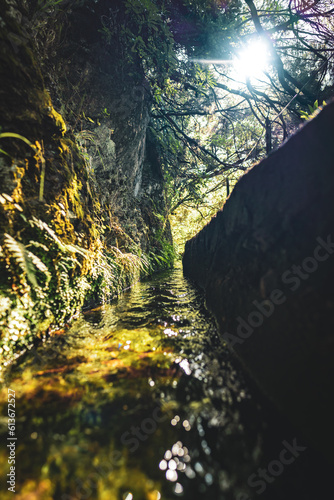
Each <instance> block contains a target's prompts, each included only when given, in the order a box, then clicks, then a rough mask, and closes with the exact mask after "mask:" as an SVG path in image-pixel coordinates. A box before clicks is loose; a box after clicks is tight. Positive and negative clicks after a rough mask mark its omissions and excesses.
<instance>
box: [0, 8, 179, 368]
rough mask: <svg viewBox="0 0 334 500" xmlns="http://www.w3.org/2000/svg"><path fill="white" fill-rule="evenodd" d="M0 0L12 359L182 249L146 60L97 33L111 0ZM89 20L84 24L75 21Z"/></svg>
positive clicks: (3, 197) (0, 213) (1, 241)
mask: <svg viewBox="0 0 334 500" xmlns="http://www.w3.org/2000/svg"><path fill="white" fill-rule="evenodd" d="M1 6H2V9H1V18H0V23H1V31H0V67H1V75H2V76H1V93H0V112H1V115H0V116H1V122H0V127H1V128H0V150H1V152H0V184H1V186H2V188H1V192H0V224H1V235H0V245H1V248H0V265H1V271H2V272H1V277H0V331H1V336H0V351H1V352H0V354H1V356H3V357H4V358H5V360H7V361H8V360H10V359H12V356H13V355H14V353H15V352H20V351H21V350H22V349H25V348H26V347H27V346H28V345H30V344H31V343H32V342H33V341H34V339H35V338H36V336H42V335H44V333H45V332H46V331H47V329H48V328H49V329H50V328H52V325H55V324H63V323H66V322H68V321H69V320H70V318H71V317H73V316H74V315H75V314H76V313H77V312H78V311H79V310H80V309H81V308H82V305H83V304H84V303H86V304H93V303H96V302H101V301H104V300H107V299H109V298H111V297H114V296H115V295H117V294H118V293H119V292H120V290H122V289H123V288H124V287H125V286H127V285H128V284H129V283H131V281H133V280H135V279H138V277H139V275H140V274H141V273H147V272H149V271H152V270H156V269H159V268H162V267H166V266H169V265H171V263H172V261H173V248H172V242H171V236H170V229H169V224H168V223H167V222H166V220H165V214H166V203H165V199H164V193H163V179H162V176H161V171H159V168H157V164H156V162H155V161H152V154H151V152H150V151H151V143H150V142H147V139H146V135H147V128H148V123H149V109H150V105H151V102H150V97H149V92H147V90H148V89H147V88H146V87H147V83H145V80H144V79H143V75H142V74H141V73H140V71H138V61H136V60H135V58H134V59H133V58H132V59H131V58H129V57H128V55H127V54H123V58H124V60H121V59H120V57H119V54H115V53H114V52H113V50H112V48H111V46H110V45H108V44H106V42H105V40H104V39H103V37H102V36H101V34H100V33H99V29H100V28H101V26H100V23H101V14H102V12H100V10H99V9H103V8H105V6H104V4H103V5H102V3H101V4H99V6H98V12H97V11H96V12H95V13H94V12H93V10H94V9H93V10H92V8H91V6H90V4H89V2H88V3H87V6H83V7H80V6H79V7H78V6H76V5H75V6H70V5H68V4H67V3H66V2H64V3H62V8H59V7H57V5H54V6H52V5H50V7H49V8H48V9H47V10H45V8H44V7H43V6H42V7H41V6H39V5H38V4H37V3H35V2H31V3H30V2H29V3H27V2H26V1H25V0H10V1H9V0H4V1H2V2H1ZM88 20H89V23H88V25H89V29H87V33H84V34H82V30H81V29H80V30H78V23H79V24H80V28H81V27H82V23H84V22H88ZM115 36H116V38H117V35H115ZM78 37H79V38H78ZM80 37H83V40H82V43H81V42H80V43H78V42H79V41H80ZM115 41H116V42H117V40H116V39H115ZM117 45H118V47H119V48H120V47H121V44H120V43H119V42H117ZM122 50H123V49H122ZM131 68H132V69H131ZM124 69H126V75H124V74H123V76H122V72H123V73H124ZM131 71H132V76H130V75H129V73H130V72H131ZM145 86H146V87H145ZM55 103H56V104H55ZM55 107H56V108H57V109H55ZM1 134H2V135H1ZM7 361H5V363H7Z"/></svg>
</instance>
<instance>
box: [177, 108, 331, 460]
mask: <svg viewBox="0 0 334 500" xmlns="http://www.w3.org/2000/svg"><path fill="white" fill-rule="evenodd" d="M333 129H334V103H331V104H329V105H328V106H326V107H325V108H324V110H323V111H322V112H321V113H320V114H319V115H318V116H317V117H316V118H315V119H313V120H312V121H310V122H309V123H307V124H306V125H305V126H304V127H303V128H302V129H301V130H300V131H298V133H296V134H295V135H294V136H292V137H291V138H290V139H289V140H288V141H287V142H286V143H285V144H283V146H282V147H281V148H279V149H278V150H277V151H275V152H274V153H272V154H271V155H270V156H269V157H268V158H267V159H265V160H263V161H262V162H260V163H259V164H258V165H255V166H254V167H253V168H252V169H250V170H249V171H248V172H247V173H246V174H245V175H244V176H243V177H242V178H241V179H240V181H239V182H238V184H237V185H236V187H235V189H234V191H233V192H232V194H231V196H230V197H229V199H228V200H227V202H226V204H225V205H224V207H223V208H222V210H221V211H219V212H218V213H217V215H216V216H215V217H214V218H213V219H212V220H211V222H210V223H209V224H208V225H207V226H206V227H204V229H203V230H202V231H201V232H200V233H199V234H197V235H196V236H195V237H194V238H193V239H191V240H190V241H188V242H187V244H186V249H185V255H184V259H183V265H184V273H185V275H186V276H188V277H190V278H191V279H192V280H194V281H195V282H196V283H197V284H199V285H200V286H201V287H202V288H203V289H204V290H205V293H206V298H207V304H208V306H209V308H210V309H211V310H212V311H213V312H214V314H215V316H216V318H217V321H218V323H219V327H220V331H221V334H222V340H223V341H225V342H227V344H228V346H229V347H230V348H232V349H233V351H234V352H235V353H236V354H237V356H238V357H239V358H240V359H241V360H242V362H243V364H244V365H245V367H246V368H247V369H248V371H249V372H250V374H251V375H252V376H253V378H254V379H255V380H256V381H257V383H258V384H259V386H260V387H261V388H262V389H263V391H264V392H265V393H266V394H267V396H268V397H270V398H271V399H272V400H273V401H274V402H275V403H276V405H277V406H278V407H279V408H280V409H281V410H282V411H283V412H284V413H285V414H287V415H288V416H289V417H290V419H291V420H292V421H293V423H294V424H295V425H296V426H297V427H298V428H299V429H300V430H301V431H302V432H303V433H304V435H305V439H306V440H308V442H309V443H312V444H313V445H314V446H315V447H317V448H318V449H320V450H322V451H323V452H324V453H325V454H326V455H327V456H328V457H331V456H332V448H333V445H334V442H333V441H334V440H333V432H332V428H331V427H332V422H333V419H334V404H333V400H332V392H333V380H334V377H333V375H334V371H333V354H334V335H333V331H334V289H333V278H334V245H333V243H332V242H334V196H333V193H334V141H333Z"/></svg>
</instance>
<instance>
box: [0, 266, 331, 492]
mask: <svg viewBox="0 0 334 500" xmlns="http://www.w3.org/2000/svg"><path fill="white" fill-rule="evenodd" d="M5 385H9V387H11V389H12V390H14V391H15V394H16V436H17V444H16V471H15V472H16V493H15V494H13V493H12V492H9V491H8V489H7V488H8V485H6V484H5V482H6V479H5V475H6V473H7V472H8V470H7V469H8V463H7V462H8V449H6V447H5V446H2V447H1V454H0V466H1V471H2V478H1V479H2V485H1V499H4V500H7V499H12V498H16V499H19V500H39V499H41V500H50V499H56V500H74V499H80V500H84V499H88V498H90V499H99V500H131V499H133V500H158V499H163V500H170V499H174V498H184V499H185V500H197V499H208V500H209V499H212V500H223V499H224V500H225V499H227V500H229V499H231V500H232V499H233V500H247V499H250V498H261V499H271V500H273V499H277V500H283V499H284V500H287V499H290V498H291V499H294V500H296V499H299V498H303V500H305V499H311V498H312V500H314V499H315V498H318V493H319V498H320V496H321V495H320V494H321V490H322V488H323V487H324V481H325V479H324V478H325V477H326V470H325V465H324V464H323V463H322V461H321V459H319V457H317V456H316V455H315V454H314V452H312V451H311V450H310V449H309V447H307V446H306V444H305V443H304V442H303V438H302V437H300V436H299V435H298V434H297V433H296V431H295V430H293V429H292V428H290V427H289V425H287V424H286V423H285V422H283V421H282V418H281V417H280V416H279V415H278V414H276V412H275V411H273V410H272V409H271V408H270V406H269V405H267V404H266V403H265V402H263V401H262V399H261V397H260V396H259V394H258V393H257V391H256V390H255V389H254V388H252V387H251V385H252V384H251V383H250V382H249V381H248V379H247V377H246V376H245V375H244V373H243V370H242V369H241V368H240V367H239V366H238V363H237V362H236V361H234V360H233V358H232V357H231V355H230V354H229V352H228V351H227V350H226V349H225V348H224V347H222V344H221V342H220V341H219V338H218V335H217V331H216V327H215V323H214V321H213V319H212V317H211V316H210V314H209V313H208V312H207V311H206V309H205V307H204V302H203V297H202V296H201V294H200V293H199V292H198V291H197V290H196V289H195V288H194V287H193V286H192V285H191V284H190V283H189V282H188V281H187V280H185V279H184V278H183V275H182V269H181V268H179V267H178V268H175V269H174V270H172V271H168V272H165V273H162V274H160V275H158V276H156V277H154V278H153V279H151V280H150V281H146V282H141V283H137V284H136V285H135V286H133V287H132V288H131V289H130V290H128V291H127V292H126V293H124V294H123V295H122V297H121V298H119V299H118V300H117V301H115V303H112V304H108V305H104V306H101V307H99V308H96V309H94V310H92V311H88V312H86V313H84V314H82V315H81V317H80V318H79V319H77V320H76V321H75V322H74V323H73V325H72V327H71V328H70V329H69V330H67V331H66V332H65V331H58V332H56V333H55V334H54V335H53V336H52V337H50V338H49V339H47V340H46V341H45V342H44V343H43V344H41V345H39V346H38V347H36V348H33V349H31V351H29V352H28V353H27V354H26V355H25V356H24V357H23V358H22V359H21V360H20V361H19V363H17V365H16V366H15V367H13V368H12V369H11V370H10V371H9V373H8V374H7V382H6V384H5ZM0 395H1V415H2V417H1V438H2V441H1V442H2V443H5V440H6V435H7V434H6V433H7V431H8V428H7V417H6V415H7V406H6V405H7V388H6V387H5V386H4V387H3V389H2V391H1V393H0ZM294 440H295V441H294ZM283 442H284V443H288V445H290V446H293V445H294V442H295V443H296V442H297V444H298V446H299V447H301V448H306V449H303V450H302V451H300V450H301V448H300V449H299V451H297V452H295V456H293V453H291V451H290V452H289V451H288V452H286V454H285V456H288V457H289V459H290V461H289V464H285V465H282V466H281V468H280V466H279V465H277V464H276V468H275V467H274V466H272V467H271V468H270V470H271V474H269V476H268V475H267V477H269V479H266V478H264V477H263V476H262V478H261V477H260V476H259V472H258V471H259V467H262V468H264V469H266V468H267V467H268V464H269V465H270V463H271V461H273V460H276V462H277V459H278V458H279V456H280V453H281V452H282V449H283V448H284V447H285V446H286V444H284V443H283ZM297 454H298V455H297ZM292 458H293V460H292ZM282 467H283V468H282ZM273 474H275V475H273ZM250 478H251V479H250Z"/></svg>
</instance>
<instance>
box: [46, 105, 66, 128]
mask: <svg viewBox="0 0 334 500" xmlns="http://www.w3.org/2000/svg"><path fill="white" fill-rule="evenodd" d="M49 116H51V118H53V119H54V121H55V122H56V125H57V127H58V128H60V130H61V132H62V135H64V134H65V132H66V130H67V128H66V123H65V122H64V119H63V117H62V116H61V114H60V113H58V112H57V111H56V110H55V109H54V107H53V106H52V105H51V111H50V112H49Z"/></svg>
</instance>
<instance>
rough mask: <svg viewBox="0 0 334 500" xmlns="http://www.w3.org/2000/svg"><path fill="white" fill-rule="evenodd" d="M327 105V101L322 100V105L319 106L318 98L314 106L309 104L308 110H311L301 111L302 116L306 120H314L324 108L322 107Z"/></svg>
mask: <svg viewBox="0 0 334 500" xmlns="http://www.w3.org/2000/svg"><path fill="white" fill-rule="evenodd" d="M324 106H326V102H325V101H322V105H321V106H319V103H318V100H316V101H315V103H314V104H313V106H311V105H310V104H309V105H308V110H309V112H308V113H307V112H306V111H301V113H300V117H301V118H303V119H304V120H312V118H314V117H315V116H317V114H318V113H320V111H321V110H322V108H323V107H324Z"/></svg>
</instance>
